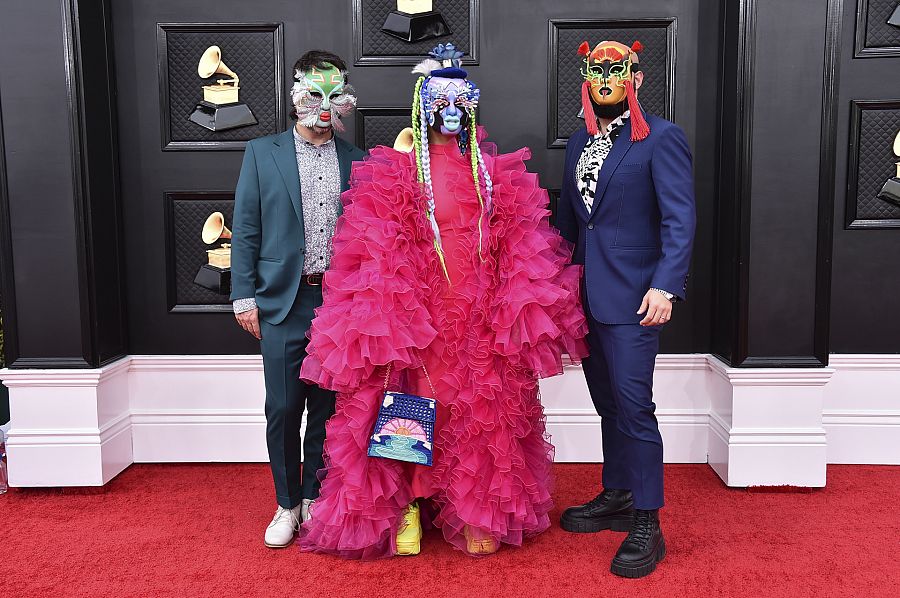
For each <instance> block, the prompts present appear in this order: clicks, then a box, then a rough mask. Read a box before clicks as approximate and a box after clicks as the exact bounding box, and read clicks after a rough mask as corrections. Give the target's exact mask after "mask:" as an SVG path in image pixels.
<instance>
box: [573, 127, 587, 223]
mask: <svg viewBox="0 0 900 598" xmlns="http://www.w3.org/2000/svg"><path fill="white" fill-rule="evenodd" d="M588 139H590V134H588V133H585V136H584V138H583V139H581V140H580V141H578V142H577V144H576V145H575V149H576V151H574V152H572V157H573V159H574V160H575V162H574V163H573V164H572V182H574V184H575V191H576V192H577V191H578V175H577V174H576V173H577V172H578V160H580V159H581V154H582V153H583V152H584V146H586V145H587V142H588ZM573 197H577V200H576V202H575V203H577V204H578V205H577V206H575V209H576V210H577V211H578V213H579V214H581V218H582V219H583V220H588V219H589V218H590V217H591V214H590V213H589V212H588V210H587V206H586V205H584V199H582V197H581V193H576V194H575V195H574V196H573Z"/></svg>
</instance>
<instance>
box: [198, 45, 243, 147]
mask: <svg viewBox="0 0 900 598" xmlns="http://www.w3.org/2000/svg"><path fill="white" fill-rule="evenodd" d="M197 74H198V75H199V76H200V78H201V79H208V78H209V77H212V76H213V75H226V76H227V77H228V78H223V79H216V82H215V84H212V85H204V86H203V101H202V102H200V103H199V104H197V106H196V107H195V108H194V111H193V112H192V113H191V116H190V120H191V122H194V123H197V124H198V125H200V126H201V127H203V128H204V129H209V130H210V131H227V130H229V129H237V128H238V127H246V126H249V125H255V124H256V123H257V122H258V121H257V120H256V117H255V116H253V112H251V111H250V108H249V107H247V104H244V103H243V102H241V101H240V100H239V99H238V95H239V92H240V89H241V88H240V85H239V83H240V79H239V78H238V76H237V73H235V72H234V71H233V70H231V69H230V68H228V65H226V64H225V63H224V62H222V50H221V49H220V48H219V46H210V47H208V48H207V49H206V51H205V52H204V53H203V56H201V57H200V63H199V64H198V65H197Z"/></svg>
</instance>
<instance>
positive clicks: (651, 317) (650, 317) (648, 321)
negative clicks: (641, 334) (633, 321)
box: [637, 291, 672, 326]
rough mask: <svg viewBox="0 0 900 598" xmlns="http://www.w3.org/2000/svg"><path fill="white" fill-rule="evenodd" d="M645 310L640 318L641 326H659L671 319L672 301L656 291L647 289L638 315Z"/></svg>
mask: <svg viewBox="0 0 900 598" xmlns="http://www.w3.org/2000/svg"><path fill="white" fill-rule="evenodd" d="M644 312H647V315H646V316H644V319H643V320H641V326H659V325H661V324H665V323H666V322H668V321H669V320H670V319H672V302H671V301H669V300H668V299H666V298H665V297H663V296H662V294H660V293H657V292H656V291H647V294H646V295H644V300H643V301H642V302H641V308H640V309H639V310H637V313H638V315H640V314H642V313H644Z"/></svg>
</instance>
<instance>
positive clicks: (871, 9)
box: [866, 0, 900, 48]
mask: <svg viewBox="0 0 900 598" xmlns="http://www.w3.org/2000/svg"><path fill="white" fill-rule="evenodd" d="M898 4H900V2H898V0H869V3H868V13H867V15H866V47H869V48H897V47H900V27H894V26H893V25H888V22H887V20H888V19H889V18H890V16H891V14H893V12H894V9H895V8H897V5H898Z"/></svg>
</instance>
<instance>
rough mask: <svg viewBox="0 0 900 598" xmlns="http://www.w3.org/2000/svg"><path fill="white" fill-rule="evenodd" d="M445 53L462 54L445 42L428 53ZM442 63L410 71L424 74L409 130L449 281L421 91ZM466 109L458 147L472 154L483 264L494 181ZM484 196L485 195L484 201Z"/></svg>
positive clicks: (436, 55) (437, 247)
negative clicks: (487, 217)
mask: <svg viewBox="0 0 900 598" xmlns="http://www.w3.org/2000/svg"><path fill="white" fill-rule="evenodd" d="M448 52H449V53H451V54H453V53H455V54H459V56H462V54H461V53H459V52H455V48H454V47H453V45H452V44H447V45H446V46H444V45H440V46H438V47H437V48H435V49H434V50H433V51H432V52H431V56H433V57H434V58H439V57H443V54H447V53H448ZM453 58H454V62H456V60H458V57H456V56H454V57H453ZM441 66H442V65H441V63H439V62H438V61H437V60H426V61H425V62H423V63H422V64H420V65H419V66H417V67H416V70H414V71H413V72H419V73H422V75H423V76H421V77H419V79H418V80H417V81H416V86H415V90H414V92H413V102H412V132H413V150H414V152H415V159H416V171H417V178H418V181H419V183H420V184H422V185H423V186H424V188H425V197H426V202H425V216H426V217H427V218H428V222H429V223H430V224H431V230H432V232H433V233H434V250H435V252H436V253H437V256H438V259H439V260H440V262H441V268H442V269H443V271H444V276H445V277H446V279H447V282H450V275H449V273H448V272H447V262H446V259H445V258H444V250H443V244H442V243H441V231H440V228H439V227H438V224H437V219H436V218H435V215H434V210H435V205H434V189H433V187H432V183H431V155H430V153H429V150H428V126H429V118H428V112H427V110H426V98H425V97H424V96H423V90H424V89H426V88H427V85H428V81H429V80H430V79H431V73H433V72H435V71H436V70H438V69H440V67H441ZM448 66H449V65H448ZM454 68H456V69H457V71H456V72H455V73H454V74H457V73H462V74H463V78H464V77H465V71H462V70H461V69H458V63H457V64H456V65H454ZM447 70H449V69H447ZM465 112H466V115H467V116H468V124H467V130H466V137H464V138H461V139H460V150H461V151H464V152H465V151H466V150H467V151H468V152H469V156H470V157H471V162H472V180H473V182H474V185H475V193H476V195H477V196H478V205H479V207H480V213H479V216H478V257H479V259H481V261H482V263H483V262H484V259H485V258H484V217H485V214H490V212H491V208H492V201H491V199H492V196H493V181H492V180H491V175H490V173H489V172H488V170H487V165H486V164H485V162H484V156H483V155H482V153H481V148H480V147H479V145H478V126H477V124H476V122H475V108H474V106H471V107H466V108H465ZM481 177H483V178H484V187H485V194H484V195H483V194H482V192H481V181H480V178H481ZM485 196H486V197H487V199H486V200H485Z"/></svg>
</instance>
